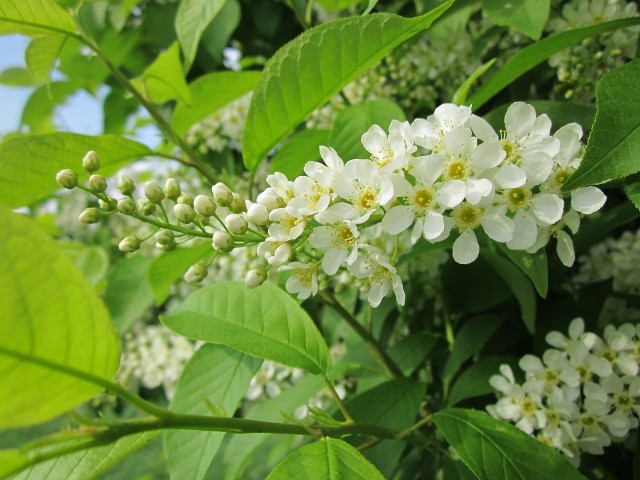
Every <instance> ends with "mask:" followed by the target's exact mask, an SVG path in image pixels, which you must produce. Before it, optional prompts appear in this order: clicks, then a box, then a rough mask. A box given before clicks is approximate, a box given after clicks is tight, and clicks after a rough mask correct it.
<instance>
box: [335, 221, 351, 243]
mask: <svg viewBox="0 0 640 480" xmlns="http://www.w3.org/2000/svg"><path fill="white" fill-rule="evenodd" d="M336 237H337V239H338V241H337V242H336V243H338V244H340V245H353V240H354V237H353V232H352V231H351V229H350V228H349V227H348V226H347V225H340V226H338V228H337V232H336Z"/></svg>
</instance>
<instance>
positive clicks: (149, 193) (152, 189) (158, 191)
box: [144, 182, 164, 203]
mask: <svg viewBox="0 0 640 480" xmlns="http://www.w3.org/2000/svg"><path fill="white" fill-rule="evenodd" d="M144 194H145V196H146V197H147V198H148V199H149V201H150V202H151V203H160V202H161V201H162V199H163V198H164V192H163V191H162V188H161V187H160V185H158V184H157V183H156V182H145V184H144Z"/></svg>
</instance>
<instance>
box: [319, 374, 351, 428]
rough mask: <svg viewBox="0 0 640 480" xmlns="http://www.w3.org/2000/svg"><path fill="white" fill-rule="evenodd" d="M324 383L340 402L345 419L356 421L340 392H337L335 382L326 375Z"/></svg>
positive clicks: (348, 421)
mask: <svg viewBox="0 0 640 480" xmlns="http://www.w3.org/2000/svg"><path fill="white" fill-rule="evenodd" d="M324 383H325V384H326V385H327V388H328V389H329V392H330V393H331V396H332V397H333V399H334V400H335V402H336V403H337V404H338V408H339V409H340V411H341V412H342V415H343V416H344V419H345V420H346V421H347V423H356V422H355V420H354V419H353V417H352V416H351V414H350V413H349V410H347V407H346V406H345V404H344V402H343V401H342V399H341V398H340V395H338V392H336V389H335V387H334V386H333V383H331V380H329V377H327V376H326V375H325V377H324Z"/></svg>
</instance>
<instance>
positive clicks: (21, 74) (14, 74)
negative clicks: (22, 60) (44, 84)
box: [0, 67, 36, 87]
mask: <svg viewBox="0 0 640 480" xmlns="http://www.w3.org/2000/svg"><path fill="white" fill-rule="evenodd" d="M0 85H7V86H10V87H33V86H35V85H36V82H35V79H34V78H33V77H32V76H31V73H30V72H29V70H27V69H26V68H22V67H9V68H6V69H4V70H3V71H2V72H0Z"/></svg>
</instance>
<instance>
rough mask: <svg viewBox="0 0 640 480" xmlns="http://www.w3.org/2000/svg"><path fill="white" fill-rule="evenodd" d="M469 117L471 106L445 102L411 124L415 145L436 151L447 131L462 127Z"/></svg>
mask: <svg viewBox="0 0 640 480" xmlns="http://www.w3.org/2000/svg"><path fill="white" fill-rule="evenodd" d="M470 117H471V108H469V107H465V106H458V105H455V104H453V103H445V104H443V105H440V106H439V107H438V108H436V109H435V111H434V112H433V115H430V116H429V117H428V118H427V119H426V120H425V119H422V118H417V119H415V120H414V121H413V123H412V124H411V134H412V135H413V138H414V141H415V143H416V145H420V146H421V147H424V148H426V149H427V150H430V151H432V152H433V153H438V152H439V151H440V149H441V148H442V140H443V138H444V136H445V134H446V133H447V132H450V131H451V130H453V129H454V128H456V127H464V126H465V125H466V124H467V122H468V120H469V118H470Z"/></svg>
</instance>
